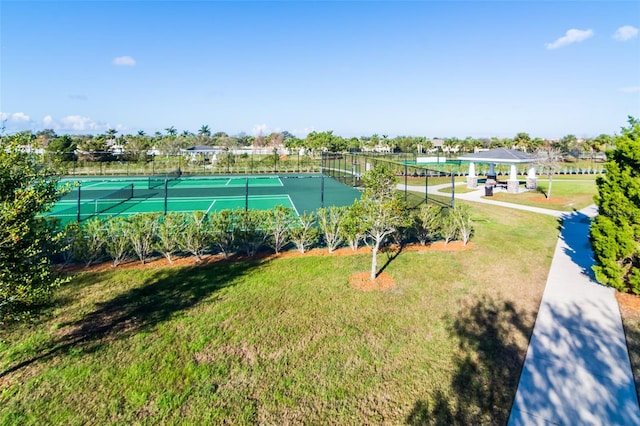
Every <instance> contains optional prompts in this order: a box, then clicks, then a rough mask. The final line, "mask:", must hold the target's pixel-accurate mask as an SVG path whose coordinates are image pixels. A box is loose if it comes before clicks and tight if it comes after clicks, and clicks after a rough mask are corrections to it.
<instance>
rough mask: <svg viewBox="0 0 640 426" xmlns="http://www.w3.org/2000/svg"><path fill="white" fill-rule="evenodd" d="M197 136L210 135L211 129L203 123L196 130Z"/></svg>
mask: <svg viewBox="0 0 640 426" xmlns="http://www.w3.org/2000/svg"><path fill="white" fill-rule="evenodd" d="M198 136H207V137H209V136H211V129H209V126H207V125H206V124H203V125H202V127H200V130H198Z"/></svg>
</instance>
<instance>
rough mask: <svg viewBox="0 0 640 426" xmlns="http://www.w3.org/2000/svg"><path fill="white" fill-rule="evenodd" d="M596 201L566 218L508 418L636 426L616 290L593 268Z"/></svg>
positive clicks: (637, 411) (638, 413) (638, 418)
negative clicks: (592, 229)
mask: <svg viewBox="0 0 640 426" xmlns="http://www.w3.org/2000/svg"><path fill="white" fill-rule="evenodd" d="M595 215H596V209H595V206H590V207H588V208H586V209H584V210H581V211H580V212H575V213H573V214H569V215H567V216H565V217H564V220H563V223H562V231H561V234H560V236H559V238H558V242H557V245H556V249H555V253H554V256H553V260H552V263H551V268H550V270H549V276H548V278H547V284H546V287H545V290H544V293H543V295H542V302H541V304H540V310H539V312H538V316H537V318H536V323H535V326H534V328H533V334H532V336H531V341H530V342H529V348H528V350H527V355H526V359H525V363H524V367H523V369H522V373H521V375H520V381H519V383H518V390H517V392H516V397H515V401H514V403H513V407H512V409H511V416H510V418H509V424H510V425H530V424H536V425H538V424H540V425H542V424H598V425H640V408H639V406H638V396H637V394H636V389H635V384H634V381H633V374H632V372H631V362H630V360H629V353H628V349H627V343H626V340H625V335H624V329H623V327H622V320H621V317H620V309H619V307H618V303H617V301H616V299H615V290H614V289H612V288H609V287H604V286H601V285H599V284H598V283H597V282H596V281H595V279H594V277H593V273H592V271H591V266H592V265H593V262H594V261H593V252H592V250H591V244H590V243H589V227H590V224H591V218H592V217H593V216H595Z"/></svg>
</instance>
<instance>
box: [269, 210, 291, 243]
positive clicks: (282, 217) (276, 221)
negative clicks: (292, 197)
mask: <svg viewBox="0 0 640 426" xmlns="http://www.w3.org/2000/svg"><path fill="white" fill-rule="evenodd" d="M266 219H267V224H266V225H267V229H268V230H269V234H270V235H269V238H268V242H269V245H270V246H271V247H272V248H273V249H274V251H275V252H276V254H278V253H280V251H281V250H282V248H283V247H284V246H286V245H287V244H288V243H289V241H290V233H291V228H292V226H293V224H294V222H295V221H296V216H295V213H294V212H293V209H291V208H289V207H284V206H276V207H275V208H274V209H272V210H268V211H267V213H266Z"/></svg>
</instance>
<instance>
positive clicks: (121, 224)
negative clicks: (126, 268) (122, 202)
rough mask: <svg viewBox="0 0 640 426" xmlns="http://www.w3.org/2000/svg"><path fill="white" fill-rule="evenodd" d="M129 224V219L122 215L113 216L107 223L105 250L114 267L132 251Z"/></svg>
mask: <svg viewBox="0 0 640 426" xmlns="http://www.w3.org/2000/svg"><path fill="white" fill-rule="evenodd" d="M128 226H129V223H128V221H127V219H125V218H124V217H122V216H115V217H112V218H110V219H109V220H107V221H106V223H105V231H104V232H105V251H106V253H107V255H108V256H109V257H110V258H111V259H112V260H113V266H114V267H115V266H118V265H119V264H120V262H122V261H123V260H124V259H125V258H126V257H127V255H128V254H129V253H130V252H131V241H130V239H129V236H128V235H127V232H126V228H127V227H128Z"/></svg>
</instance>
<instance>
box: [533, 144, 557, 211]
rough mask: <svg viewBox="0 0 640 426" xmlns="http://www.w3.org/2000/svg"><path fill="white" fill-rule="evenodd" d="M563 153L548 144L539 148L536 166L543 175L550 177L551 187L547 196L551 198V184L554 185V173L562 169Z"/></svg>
mask: <svg viewBox="0 0 640 426" xmlns="http://www.w3.org/2000/svg"><path fill="white" fill-rule="evenodd" d="M561 161H562V154H561V153H560V151H559V150H557V149H556V148H553V147H552V146H551V145H549V144H547V145H546V146H545V147H543V148H541V149H539V150H538V160H537V161H536V167H537V168H538V170H540V174H541V175H547V177H548V179H549V188H548V189H547V193H546V194H545V195H546V198H547V199H549V198H551V186H552V185H553V175H554V174H555V173H556V172H557V171H558V170H559V169H560V162H561Z"/></svg>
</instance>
